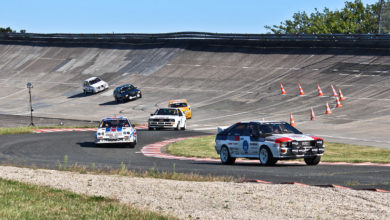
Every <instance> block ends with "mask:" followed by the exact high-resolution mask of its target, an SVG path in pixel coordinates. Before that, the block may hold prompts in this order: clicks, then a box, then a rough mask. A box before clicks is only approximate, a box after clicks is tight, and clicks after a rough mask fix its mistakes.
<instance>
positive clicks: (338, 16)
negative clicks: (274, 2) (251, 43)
mask: <svg viewBox="0 0 390 220" xmlns="http://www.w3.org/2000/svg"><path fill="white" fill-rule="evenodd" d="M265 28H266V29H268V30H269V31H271V32H269V33H274V34H378V33H389V32H390V4H389V0H381V1H378V2H377V3H374V4H367V5H364V4H363V3H362V1H361V0H355V1H353V2H352V1H346V2H345V6H344V8H342V9H341V10H335V11H331V10H329V8H324V9H323V10H322V11H319V10H318V9H315V12H314V13H311V14H310V15H309V14H307V13H306V12H305V11H304V12H297V13H295V14H294V15H293V16H292V19H290V20H286V21H284V22H281V23H280V25H273V26H272V27H270V26H265Z"/></svg>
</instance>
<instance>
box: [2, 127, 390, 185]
mask: <svg viewBox="0 0 390 220" xmlns="http://www.w3.org/2000/svg"><path fill="white" fill-rule="evenodd" d="M199 135H207V133H203V132H197V131H170V130H166V131H147V130H140V129H139V130H138V144H137V145H136V147H135V148H127V147H124V146H95V144H94V132H57V133H41V134H24V135H2V136H0V163H1V164H9V165H24V166H31V167H38V168H54V169H55V168H57V167H58V163H59V162H61V163H63V162H64V157H65V155H67V157H68V165H75V164H77V165H79V166H86V167H92V164H95V166H96V167H98V168H102V169H112V168H120V167H121V164H122V163H123V164H125V165H126V167H127V168H128V169H131V170H137V171H144V170H151V169H155V170H158V171H169V172H172V171H173V170H175V171H176V172H180V173H195V174H200V175H213V176H234V177H237V178H243V179H248V180H249V179H252V180H256V179H260V180H263V181H269V182H273V183H288V182H299V183H304V184H309V185H321V186H325V185H341V186H347V187H351V188H355V189H383V190H390V167H379V166H349V165H318V166H306V165H287V164H276V165H275V166H272V167H264V166H260V165H259V164H257V163H251V164H248V163H236V164H235V165H222V164H221V163H219V162H199V161H182V160H168V159H161V158H152V157H146V156H144V155H143V154H142V153H141V152H140V151H141V148H142V147H143V146H145V145H148V144H152V143H155V142H159V141H163V140H168V139H173V138H178V137H190V136H199Z"/></svg>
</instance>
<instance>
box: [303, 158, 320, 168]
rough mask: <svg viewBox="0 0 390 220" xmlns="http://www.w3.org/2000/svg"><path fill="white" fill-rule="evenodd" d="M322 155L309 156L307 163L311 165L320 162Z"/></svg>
mask: <svg viewBox="0 0 390 220" xmlns="http://www.w3.org/2000/svg"><path fill="white" fill-rule="evenodd" d="M320 160H321V156H314V157H307V158H305V163H306V164H307V165H309V166H314V165H317V164H319V163H320Z"/></svg>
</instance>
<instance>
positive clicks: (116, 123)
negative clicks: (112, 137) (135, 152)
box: [99, 119, 130, 128]
mask: <svg viewBox="0 0 390 220" xmlns="http://www.w3.org/2000/svg"><path fill="white" fill-rule="evenodd" d="M108 127H130V123H129V121H128V120H126V119H110V120H103V121H102V122H100V126H99V128H108Z"/></svg>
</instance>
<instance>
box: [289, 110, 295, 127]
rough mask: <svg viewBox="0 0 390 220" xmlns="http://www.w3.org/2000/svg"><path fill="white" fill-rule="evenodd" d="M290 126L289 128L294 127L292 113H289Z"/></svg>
mask: <svg viewBox="0 0 390 220" xmlns="http://www.w3.org/2000/svg"><path fill="white" fill-rule="evenodd" d="M290 125H291V126H293V127H295V125H296V124H295V121H294V118H293V114H292V112H291V113H290Z"/></svg>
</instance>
